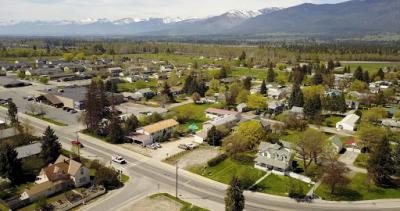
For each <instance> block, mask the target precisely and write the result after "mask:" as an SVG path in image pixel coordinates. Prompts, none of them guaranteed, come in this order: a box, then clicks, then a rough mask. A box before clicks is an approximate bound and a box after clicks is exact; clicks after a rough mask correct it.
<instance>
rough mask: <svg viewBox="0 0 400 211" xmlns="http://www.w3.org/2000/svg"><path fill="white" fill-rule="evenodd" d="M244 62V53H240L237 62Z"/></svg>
mask: <svg viewBox="0 0 400 211" xmlns="http://www.w3.org/2000/svg"><path fill="white" fill-rule="evenodd" d="M245 60H246V52H244V51H242V54H241V55H240V56H239V61H241V62H243V61H245Z"/></svg>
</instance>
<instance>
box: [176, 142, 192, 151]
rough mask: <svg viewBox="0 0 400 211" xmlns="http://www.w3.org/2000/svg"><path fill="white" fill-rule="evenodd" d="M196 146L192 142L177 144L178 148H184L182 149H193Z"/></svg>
mask: <svg viewBox="0 0 400 211" xmlns="http://www.w3.org/2000/svg"><path fill="white" fill-rule="evenodd" d="M195 147H196V146H195V145H194V144H190V143H189V144H179V145H178V148H180V149H184V150H192V149H194V148H195Z"/></svg>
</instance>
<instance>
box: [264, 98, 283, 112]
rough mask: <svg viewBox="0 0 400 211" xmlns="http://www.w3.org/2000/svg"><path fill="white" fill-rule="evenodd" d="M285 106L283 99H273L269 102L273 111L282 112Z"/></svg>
mask: <svg viewBox="0 0 400 211" xmlns="http://www.w3.org/2000/svg"><path fill="white" fill-rule="evenodd" d="M284 108H285V104H284V103H283V102H281V101H277V100H274V101H271V102H268V111H269V112H271V113H275V114H276V113H281V112H282V111H283V109H284Z"/></svg>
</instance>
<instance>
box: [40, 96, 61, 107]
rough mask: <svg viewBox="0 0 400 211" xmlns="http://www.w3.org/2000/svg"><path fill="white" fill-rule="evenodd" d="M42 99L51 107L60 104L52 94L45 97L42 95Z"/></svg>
mask: <svg viewBox="0 0 400 211" xmlns="http://www.w3.org/2000/svg"><path fill="white" fill-rule="evenodd" d="M43 97H44V98H46V100H48V101H49V102H50V103H51V104H53V105H59V104H62V102H61V100H60V99H58V98H57V96H55V95H53V94H45V95H43Z"/></svg>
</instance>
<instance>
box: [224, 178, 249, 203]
mask: <svg viewBox="0 0 400 211" xmlns="http://www.w3.org/2000/svg"><path fill="white" fill-rule="evenodd" d="M226 192H227V193H226V197H225V210H226V211H242V210H244V205H245V203H244V200H245V199H244V196H243V189H242V185H241V183H240V180H239V179H238V178H237V177H236V176H235V177H233V178H232V180H231V182H230V185H229V187H228V189H227V190H226Z"/></svg>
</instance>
